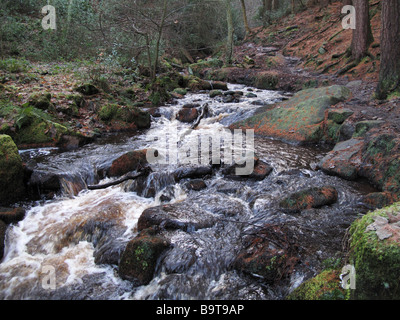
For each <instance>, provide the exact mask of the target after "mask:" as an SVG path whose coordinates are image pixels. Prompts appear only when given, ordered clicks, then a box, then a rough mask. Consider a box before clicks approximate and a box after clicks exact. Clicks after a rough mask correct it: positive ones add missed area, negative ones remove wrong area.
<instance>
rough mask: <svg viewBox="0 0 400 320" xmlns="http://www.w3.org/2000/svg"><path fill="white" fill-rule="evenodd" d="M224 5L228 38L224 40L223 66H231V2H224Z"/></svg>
mask: <svg viewBox="0 0 400 320" xmlns="http://www.w3.org/2000/svg"><path fill="white" fill-rule="evenodd" d="M225 3H226V20H227V23H228V38H227V40H226V52H225V64H226V65H230V64H232V57H233V33H234V31H235V30H234V26H233V12H232V3H231V0H225Z"/></svg>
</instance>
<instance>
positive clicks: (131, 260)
mask: <svg viewBox="0 0 400 320" xmlns="http://www.w3.org/2000/svg"><path fill="white" fill-rule="evenodd" d="M169 246H170V243H169V242H168V240H166V239H165V238H163V237H161V236H159V235H156V234H155V233H154V232H151V230H145V231H143V232H141V233H140V234H139V235H138V236H136V238H134V239H133V240H131V241H130V242H129V243H128V245H127V246H126V248H125V250H124V252H123V254H122V257H121V261H120V263H119V266H118V273H119V275H120V277H121V278H122V279H124V280H129V281H132V282H134V283H135V284H136V285H146V284H148V283H149V282H150V281H151V280H152V279H153V276H154V272H155V270H156V266H157V261H158V259H159V257H160V255H161V254H162V253H163V252H164V251H165V250H166V249H168V247H169Z"/></svg>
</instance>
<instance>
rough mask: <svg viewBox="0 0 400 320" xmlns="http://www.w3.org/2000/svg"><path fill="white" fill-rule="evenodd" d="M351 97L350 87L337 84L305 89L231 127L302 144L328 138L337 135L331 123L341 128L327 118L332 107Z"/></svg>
mask: <svg viewBox="0 0 400 320" xmlns="http://www.w3.org/2000/svg"><path fill="white" fill-rule="evenodd" d="M349 97H350V90H349V89H348V88H346V87H344V86H338V85H334V86H331V87H324V88H317V89H307V90H302V91H300V92H298V93H296V94H295V95H294V96H293V97H292V98H291V99H289V100H287V101H283V102H281V103H278V104H276V105H275V107H274V108H272V109H269V110H266V111H264V112H260V113H257V114H256V115H254V116H252V117H250V118H249V119H246V120H244V121H241V122H238V123H234V124H233V125H231V129H237V128H242V129H254V130H255V133H256V134H259V135H263V136H268V137H276V138H280V139H282V140H287V141H295V142H303V143H311V142H319V141H321V140H323V139H327V140H329V139H331V137H332V136H334V135H335V134H334V133H332V132H330V131H332V130H331V128H330V126H334V129H335V131H338V130H339V128H340V126H339V125H338V124H337V123H336V122H335V121H332V120H329V121H328V113H329V110H330V109H331V107H332V106H334V105H335V104H337V103H338V102H340V101H344V100H346V99H348V98H349ZM344 115H346V113H344V112H343V113H342V116H343V117H344ZM341 121H342V119H341ZM327 132H328V134H327Z"/></svg>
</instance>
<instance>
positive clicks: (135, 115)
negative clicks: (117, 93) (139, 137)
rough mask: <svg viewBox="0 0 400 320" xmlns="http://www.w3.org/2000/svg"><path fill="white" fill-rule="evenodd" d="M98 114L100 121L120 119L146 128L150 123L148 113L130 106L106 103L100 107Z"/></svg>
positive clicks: (140, 127) (139, 127)
mask: <svg viewBox="0 0 400 320" xmlns="http://www.w3.org/2000/svg"><path fill="white" fill-rule="evenodd" d="M98 115H99V118H100V119H101V120H102V121H105V122H111V121H113V120H117V121H122V122H126V123H128V124H135V126H136V127H137V128H138V129H147V128H149V127H150V125H151V117H150V114H149V113H148V112H145V111H142V110H140V109H139V108H136V107H132V106H120V105H118V104H106V105H104V106H103V107H101V109H100V111H99V113H98Z"/></svg>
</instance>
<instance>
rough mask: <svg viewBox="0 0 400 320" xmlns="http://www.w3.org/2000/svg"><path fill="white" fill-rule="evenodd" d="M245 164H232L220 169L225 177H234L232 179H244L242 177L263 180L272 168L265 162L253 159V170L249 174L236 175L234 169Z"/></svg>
mask: <svg viewBox="0 0 400 320" xmlns="http://www.w3.org/2000/svg"><path fill="white" fill-rule="evenodd" d="M244 166H245V165H237V164H234V165H232V166H229V167H228V168H225V169H223V170H222V174H223V175H224V177H225V178H229V179H234V180H244V179H252V180H257V181H261V180H264V179H265V178H266V177H267V176H268V175H269V174H270V173H271V172H272V171H273V168H272V167H271V166H270V165H269V164H267V163H266V162H264V161H262V160H259V159H255V160H254V169H253V172H252V173H251V174H249V175H238V174H237V173H236V170H237V169H238V168H243V167H244Z"/></svg>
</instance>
